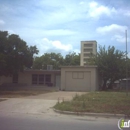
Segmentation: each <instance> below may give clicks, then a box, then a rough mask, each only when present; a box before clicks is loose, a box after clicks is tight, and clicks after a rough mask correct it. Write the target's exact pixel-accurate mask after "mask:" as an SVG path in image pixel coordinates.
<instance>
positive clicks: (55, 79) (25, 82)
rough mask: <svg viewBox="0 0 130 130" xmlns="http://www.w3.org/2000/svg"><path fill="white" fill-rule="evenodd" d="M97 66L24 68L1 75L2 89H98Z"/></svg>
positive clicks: (0, 83)
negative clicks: (11, 74)
mask: <svg viewBox="0 0 130 130" xmlns="http://www.w3.org/2000/svg"><path fill="white" fill-rule="evenodd" d="M97 75H98V73H97V66H87V67H85V66H62V67H61V70H32V69H30V70H24V71H23V72H19V73H18V75H13V76H8V77H5V76H2V77H0V89H4V90H14V89H18V90H19V89H42V90H46V89H47V90H48V89H53V90H62V91H96V90H98V87H99V83H98V81H99V80H98V76H97Z"/></svg>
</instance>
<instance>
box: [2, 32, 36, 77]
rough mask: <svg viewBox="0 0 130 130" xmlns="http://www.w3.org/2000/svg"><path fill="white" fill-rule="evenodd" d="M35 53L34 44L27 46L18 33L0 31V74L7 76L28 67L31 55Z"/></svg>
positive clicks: (31, 61) (31, 59)
mask: <svg viewBox="0 0 130 130" xmlns="http://www.w3.org/2000/svg"><path fill="white" fill-rule="evenodd" d="M37 53H38V50H37V48H36V46H30V47H28V46H27V44H26V42H25V41H23V40H22V39H21V38H20V37H19V36H18V35H15V34H11V35H9V34H8V32H7V31H0V75H5V76H8V75H12V74H14V73H18V72H19V71H23V70H24V68H25V67H27V68H30V67H31V66H32V63H33V55H34V54H37Z"/></svg>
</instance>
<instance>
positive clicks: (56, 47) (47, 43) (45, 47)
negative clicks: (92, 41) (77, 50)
mask: <svg viewBox="0 0 130 130" xmlns="http://www.w3.org/2000/svg"><path fill="white" fill-rule="evenodd" d="M35 43H36V46H37V48H38V50H39V51H40V54H43V53H45V52H48V51H50V50H51V52H59V53H61V52H63V53H65V52H66V53H67V52H70V51H72V50H73V47H72V45H71V44H63V43H61V42H60V41H58V40H55V41H52V40H49V39H48V38H43V39H39V40H35Z"/></svg>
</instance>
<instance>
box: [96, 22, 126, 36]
mask: <svg viewBox="0 0 130 130" xmlns="http://www.w3.org/2000/svg"><path fill="white" fill-rule="evenodd" d="M126 29H128V28H127V26H121V25H118V24H111V25H109V26H104V27H98V28H97V29H96V31H97V32H98V33H101V34H107V33H122V32H125V30H126Z"/></svg>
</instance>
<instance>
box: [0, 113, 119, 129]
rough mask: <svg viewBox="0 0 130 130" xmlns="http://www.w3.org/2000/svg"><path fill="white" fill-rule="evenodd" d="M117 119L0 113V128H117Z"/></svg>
mask: <svg viewBox="0 0 130 130" xmlns="http://www.w3.org/2000/svg"><path fill="white" fill-rule="evenodd" d="M117 121H118V120H117V119H106V118H98V119H97V118H94V117H87V118H86V117H78V116H67V115H57V116H55V115H53V116H52V115H46V114H45V115H44V114H42V115H40V114H23V113H22V114H21V113H6V114H5V113H4V114H1V115H0V130H119V129H118V127H117Z"/></svg>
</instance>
